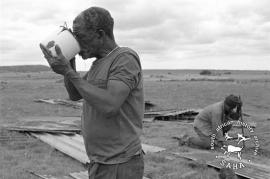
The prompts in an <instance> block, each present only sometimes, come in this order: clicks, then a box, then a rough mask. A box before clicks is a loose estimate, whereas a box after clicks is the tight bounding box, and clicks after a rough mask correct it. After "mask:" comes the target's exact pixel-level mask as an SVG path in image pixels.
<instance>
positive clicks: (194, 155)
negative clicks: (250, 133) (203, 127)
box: [174, 151, 270, 179]
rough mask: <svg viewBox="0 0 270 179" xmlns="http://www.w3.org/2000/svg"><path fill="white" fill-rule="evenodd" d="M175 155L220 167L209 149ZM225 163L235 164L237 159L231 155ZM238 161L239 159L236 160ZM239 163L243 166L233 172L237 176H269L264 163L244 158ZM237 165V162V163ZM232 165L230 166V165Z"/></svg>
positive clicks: (264, 178)
mask: <svg viewBox="0 0 270 179" xmlns="http://www.w3.org/2000/svg"><path fill="white" fill-rule="evenodd" d="M174 154H175V155H177V156H180V157H183V158H187V159H191V160H194V161H198V160H201V161H206V164H207V165H209V166H212V167H215V168H218V169H220V168H222V166H221V165H220V163H221V160H220V158H217V157H216V156H217V153H214V152H209V151H197V152H186V153H174ZM226 161H227V163H230V164H231V165H232V164H234V165H235V166H237V161H238V159H235V158H233V157H230V158H226ZM238 162H239V161H238ZM240 162H241V163H243V165H244V166H245V167H242V168H238V169H236V170H234V171H235V173H236V174H237V175H239V176H242V177H245V178H250V179H266V178H270V167H269V166H267V165H264V164H257V163H253V162H249V161H246V160H241V161H240ZM238 165H239V164H238ZM231 167H232V166H231Z"/></svg>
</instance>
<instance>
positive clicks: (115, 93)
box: [66, 54, 141, 115]
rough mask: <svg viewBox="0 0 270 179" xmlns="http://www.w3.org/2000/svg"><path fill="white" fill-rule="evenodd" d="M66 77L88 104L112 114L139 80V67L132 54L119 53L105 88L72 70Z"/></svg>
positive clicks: (117, 109)
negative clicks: (84, 78)
mask: <svg viewBox="0 0 270 179" xmlns="http://www.w3.org/2000/svg"><path fill="white" fill-rule="evenodd" d="M66 77H67V78H68V79H69V80H70V81H71V82H72V83H73V85H74V86H75V87H76V89H77V90H78V92H79V93H80V95H81V96H82V98H83V99H84V100H86V101H87V102H88V103H89V104H90V105H92V106H93V107H94V108H96V109H97V110H99V111H101V112H103V113H105V114H107V115H114V114H116V113H117V112H118V111H119V109H120V107H121V106H122V104H123V103H124V101H125V100H126V98H127V97H128V95H129V93H130V91H131V90H132V89H134V88H135V87H136V86H137V85H138V83H139V82H140V80H141V67H140V65H139V63H138V61H137V60H136V59H135V57H133V56H132V55H130V54H123V55H121V56H120V57H118V59H117V60H116V61H115V62H114V64H113V65H112V66H111V68H110V71H109V77H108V84H107V89H102V88H98V87H96V86H94V85H92V84H90V83H89V82H87V81H85V80H83V79H82V78H80V77H79V75H78V74H76V73H75V72H74V71H70V72H69V73H67V75H66Z"/></svg>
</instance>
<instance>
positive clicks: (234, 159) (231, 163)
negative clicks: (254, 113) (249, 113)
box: [211, 121, 260, 170]
mask: <svg viewBox="0 0 270 179" xmlns="http://www.w3.org/2000/svg"><path fill="white" fill-rule="evenodd" d="M228 125H235V126H240V127H241V128H246V129H247V130H245V132H247V131H248V133H245V135H243V133H242V132H238V133H237V134H234V135H232V134H229V133H228V132H227V133H225V135H224V137H225V141H226V144H224V145H223V146H222V147H220V149H221V151H223V154H222V155H217V156H216V158H219V159H221V162H220V163H219V164H220V165H221V166H222V167H225V168H231V169H234V170H237V169H240V168H244V167H245V164H246V163H247V162H251V161H250V159H249V158H243V157H242V154H243V152H244V148H245V144H247V143H252V144H253V145H254V151H253V155H257V154H258V150H259V146H260V144H259V140H258V137H257V136H256V135H254V129H253V128H252V127H251V126H250V125H248V124H247V123H245V122H242V121H228V122H226V123H223V124H221V125H220V126H218V127H217V129H216V132H219V131H220V130H222V129H223V128H224V127H226V126H228ZM215 140H216V135H215V134H212V135H211V150H214V149H215Z"/></svg>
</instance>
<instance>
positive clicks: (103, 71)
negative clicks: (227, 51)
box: [82, 47, 144, 164]
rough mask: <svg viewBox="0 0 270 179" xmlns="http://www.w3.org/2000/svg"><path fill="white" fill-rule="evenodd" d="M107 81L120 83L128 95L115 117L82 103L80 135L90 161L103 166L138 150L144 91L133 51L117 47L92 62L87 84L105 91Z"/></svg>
mask: <svg viewBox="0 0 270 179" xmlns="http://www.w3.org/2000/svg"><path fill="white" fill-rule="evenodd" d="M109 80H118V81H121V82H123V83H124V84H126V85H127V86H128V88H129V89H130V92H129V95H128V97H127V98H126V100H125V101H124V103H123V105H122V106H121V107H120V110H119V112H118V113H117V115H113V116H109V117H108V116H105V115H104V114H103V113H102V112H100V111H98V110H96V109H95V108H93V107H92V106H91V105H90V104H88V103H87V101H85V100H84V103H83V114H82V134H83V138H84V142H85V147H86V152H87V155H88V156H89V158H90V160H93V161H95V162H99V163H104V164H116V163H123V162H126V161H128V160H129V159H130V158H131V157H132V156H134V155H135V154H136V153H138V152H139V151H140V150H141V149H142V147H141V141H140V135H141V133H142V119H143V113H144V92H143V79H142V70H141V64H140V60H139V57H138V55H137V53H136V52H134V51H133V50H131V49H130V48H127V47H119V48H118V49H116V50H115V51H113V52H112V53H111V54H109V55H108V56H106V57H104V58H102V59H98V60H96V61H94V62H93V64H92V66H91V69H90V70H89V72H88V74H87V81H88V82H89V83H91V84H92V85H95V86H97V87H99V88H102V89H107V84H108V81H109Z"/></svg>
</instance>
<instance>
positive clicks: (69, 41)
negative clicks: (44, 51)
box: [41, 30, 80, 60]
mask: <svg viewBox="0 0 270 179" xmlns="http://www.w3.org/2000/svg"><path fill="white" fill-rule="evenodd" d="M41 44H42V45H44V46H45V47H47V48H48V49H49V50H50V51H51V52H52V55H53V56H57V54H56V51H55V45H59V47H60V49H61V51H62V53H63V55H64V57H65V58H66V59H67V60H71V59H72V58H73V57H75V55H77V54H78V53H79V52H80V45H79V43H78V41H77V40H76V39H75V37H74V36H73V34H72V33H71V32H70V31H69V30H63V31H61V32H58V33H53V34H51V35H50V36H48V37H47V38H46V40H44V41H43V42H41Z"/></svg>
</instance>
